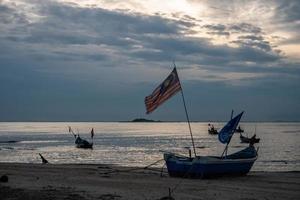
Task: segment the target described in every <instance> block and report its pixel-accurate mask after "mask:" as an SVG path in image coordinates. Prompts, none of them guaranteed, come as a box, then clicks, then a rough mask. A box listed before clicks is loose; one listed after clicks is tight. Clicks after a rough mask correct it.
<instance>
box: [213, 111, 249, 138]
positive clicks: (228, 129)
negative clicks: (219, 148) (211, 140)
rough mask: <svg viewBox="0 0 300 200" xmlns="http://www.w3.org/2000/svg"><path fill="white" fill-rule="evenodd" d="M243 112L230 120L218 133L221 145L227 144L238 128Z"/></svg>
mask: <svg viewBox="0 0 300 200" xmlns="http://www.w3.org/2000/svg"><path fill="white" fill-rule="evenodd" d="M243 114H244V111H243V112H241V113H240V114H238V115H237V116H236V117H234V118H233V119H231V120H230V121H229V122H228V123H227V124H226V125H225V126H224V127H223V128H222V129H221V131H220V132H219V140H220V142H222V143H223V144H225V143H228V142H229V141H230V139H231V137H232V135H233V133H234V132H235V130H236V127H237V126H238V124H239V122H240V120H241V117H242V115H243Z"/></svg>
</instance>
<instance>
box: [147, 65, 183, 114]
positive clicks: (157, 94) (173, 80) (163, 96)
mask: <svg viewBox="0 0 300 200" xmlns="http://www.w3.org/2000/svg"><path fill="white" fill-rule="evenodd" d="M180 90H181V85H180V81H179V78H178V74H177V71H176V67H174V69H173V71H172V72H171V74H170V75H169V76H168V77H167V78H166V79H165V80H164V81H163V82H162V84H160V85H159V86H158V87H157V88H156V89H155V90H154V91H153V92H152V94H151V95H149V96H146V98H145V105H146V109H147V112H146V113H147V114H149V113H151V112H152V111H154V110H155V109H156V108H157V107H158V106H159V105H161V104H162V103H164V102H165V101H166V100H168V99H169V98H170V97H172V96H173V95H174V94H176V93H177V92H178V91H180Z"/></svg>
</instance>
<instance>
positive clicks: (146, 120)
mask: <svg viewBox="0 0 300 200" xmlns="http://www.w3.org/2000/svg"><path fill="white" fill-rule="evenodd" d="M130 122H161V121H160V120H152V119H145V118H135V119H133V120H131V121H130Z"/></svg>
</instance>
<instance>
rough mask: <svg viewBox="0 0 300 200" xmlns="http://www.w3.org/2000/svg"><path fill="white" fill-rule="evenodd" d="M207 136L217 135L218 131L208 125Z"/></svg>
mask: <svg viewBox="0 0 300 200" xmlns="http://www.w3.org/2000/svg"><path fill="white" fill-rule="evenodd" d="M207 131H208V134H210V135H217V134H218V130H217V129H216V128H215V127H214V125H213V124H208V130H207Z"/></svg>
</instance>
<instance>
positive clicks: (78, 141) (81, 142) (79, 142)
mask: <svg viewBox="0 0 300 200" xmlns="http://www.w3.org/2000/svg"><path fill="white" fill-rule="evenodd" d="M69 133H72V134H73V136H74V138H75V146H76V147H77V148H83V149H92V148H93V141H92V142H88V141H87V140H85V139H82V138H81V137H80V136H79V134H75V133H74V132H73V130H72V128H71V127H70V126H69ZM91 138H92V140H93V138H94V129H93V128H92V130H91Z"/></svg>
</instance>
